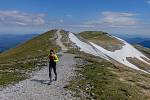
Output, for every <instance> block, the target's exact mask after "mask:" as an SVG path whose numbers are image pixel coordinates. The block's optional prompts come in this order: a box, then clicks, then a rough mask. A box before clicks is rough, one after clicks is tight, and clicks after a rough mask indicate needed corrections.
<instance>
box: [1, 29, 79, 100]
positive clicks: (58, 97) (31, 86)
mask: <svg viewBox="0 0 150 100" xmlns="http://www.w3.org/2000/svg"><path fill="white" fill-rule="evenodd" d="M57 35H58V39H57V43H58V44H59V45H60V46H61V47H62V50H64V51H65V50H67V48H66V47H65V46H64V45H63V44H62V43H61V41H60V39H61V35H60V33H59V31H57ZM75 63H76V61H75V59H74V55H72V54H67V53H63V54H62V57H61V58H60V61H59V62H58V64H57V72H58V80H57V81H53V82H52V84H51V85H48V82H49V77H48V66H45V67H44V68H42V69H41V70H40V71H38V72H35V73H34V74H33V76H32V77H31V78H30V79H26V80H24V81H21V82H19V83H18V84H16V85H14V86H9V87H7V88H5V89H3V90H2V91H0V100H77V98H73V97H72V96H71V93H70V92H69V91H66V90H64V88H63V87H64V86H65V85H66V84H68V81H69V78H70V76H73V75H74V65H75Z"/></svg>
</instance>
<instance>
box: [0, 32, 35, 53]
mask: <svg viewBox="0 0 150 100" xmlns="http://www.w3.org/2000/svg"><path fill="white" fill-rule="evenodd" d="M37 35H38V34H0V52H3V51H6V50H8V49H10V48H12V47H15V46H17V45H18V44H20V43H23V42H25V41H27V40H29V39H31V38H33V37H35V36H37Z"/></svg>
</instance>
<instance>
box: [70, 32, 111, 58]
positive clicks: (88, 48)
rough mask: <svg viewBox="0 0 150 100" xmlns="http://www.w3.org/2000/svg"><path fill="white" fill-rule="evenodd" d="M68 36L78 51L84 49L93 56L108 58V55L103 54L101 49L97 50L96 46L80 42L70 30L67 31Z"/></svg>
mask: <svg viewBox="0 0 150 100" xmlns="http://www.w3.org/2000/svg"><path fill="white" fill-rule="evenodd" d="M69 38H70V40H71V41H72V42H73V43H75V45H76V46H78V47H79V48H80V51H84V52H86V53H89V54H92V55H95V56H100V57H102V58H104V59H107V60H109V59H108V57H107V56H106V55H105V54H103V53H102V52H101V51H99V50H98V51H97V50H96V48H94V47H93V46H92V45H90V44H88V43H85V42H82V41H81V40H79V39H78V38H77V37H76V36H75V35H74V34H73V33H71V32H70V33H69Z"/></svg>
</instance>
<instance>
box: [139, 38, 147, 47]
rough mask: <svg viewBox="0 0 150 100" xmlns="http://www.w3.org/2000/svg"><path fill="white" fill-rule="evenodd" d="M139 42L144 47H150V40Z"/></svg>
mask: <svg viewBox="0 0 150 100" xmlns="http://www.w3.org/2000/svg"><path fill="white" fill-rule="evenodd" d="M138 44H140V45H142V46H144V47H147V48H150V40H146V41H143V42H140V43H138Z"/></svg>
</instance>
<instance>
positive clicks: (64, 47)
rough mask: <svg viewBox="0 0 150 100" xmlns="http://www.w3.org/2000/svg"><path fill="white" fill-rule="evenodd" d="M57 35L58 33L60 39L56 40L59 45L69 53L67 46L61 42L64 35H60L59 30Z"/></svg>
mask: <svg viewBox="0 0 150 100" xmlns="http://www.w3.org/2000/svg"><path fill="white" fill-rule="evenodd" d="M56 33H57V36H58V38H57V40H56V42H57V44H58V45H59V46H60V47H61V50H62V51H63V52H65V51H67V50H68V48H67V47H66V46H64V45H63V43H62V42H61V38H62V35H61V34H60V30H58V31H57V32H56Z"/></svg>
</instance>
